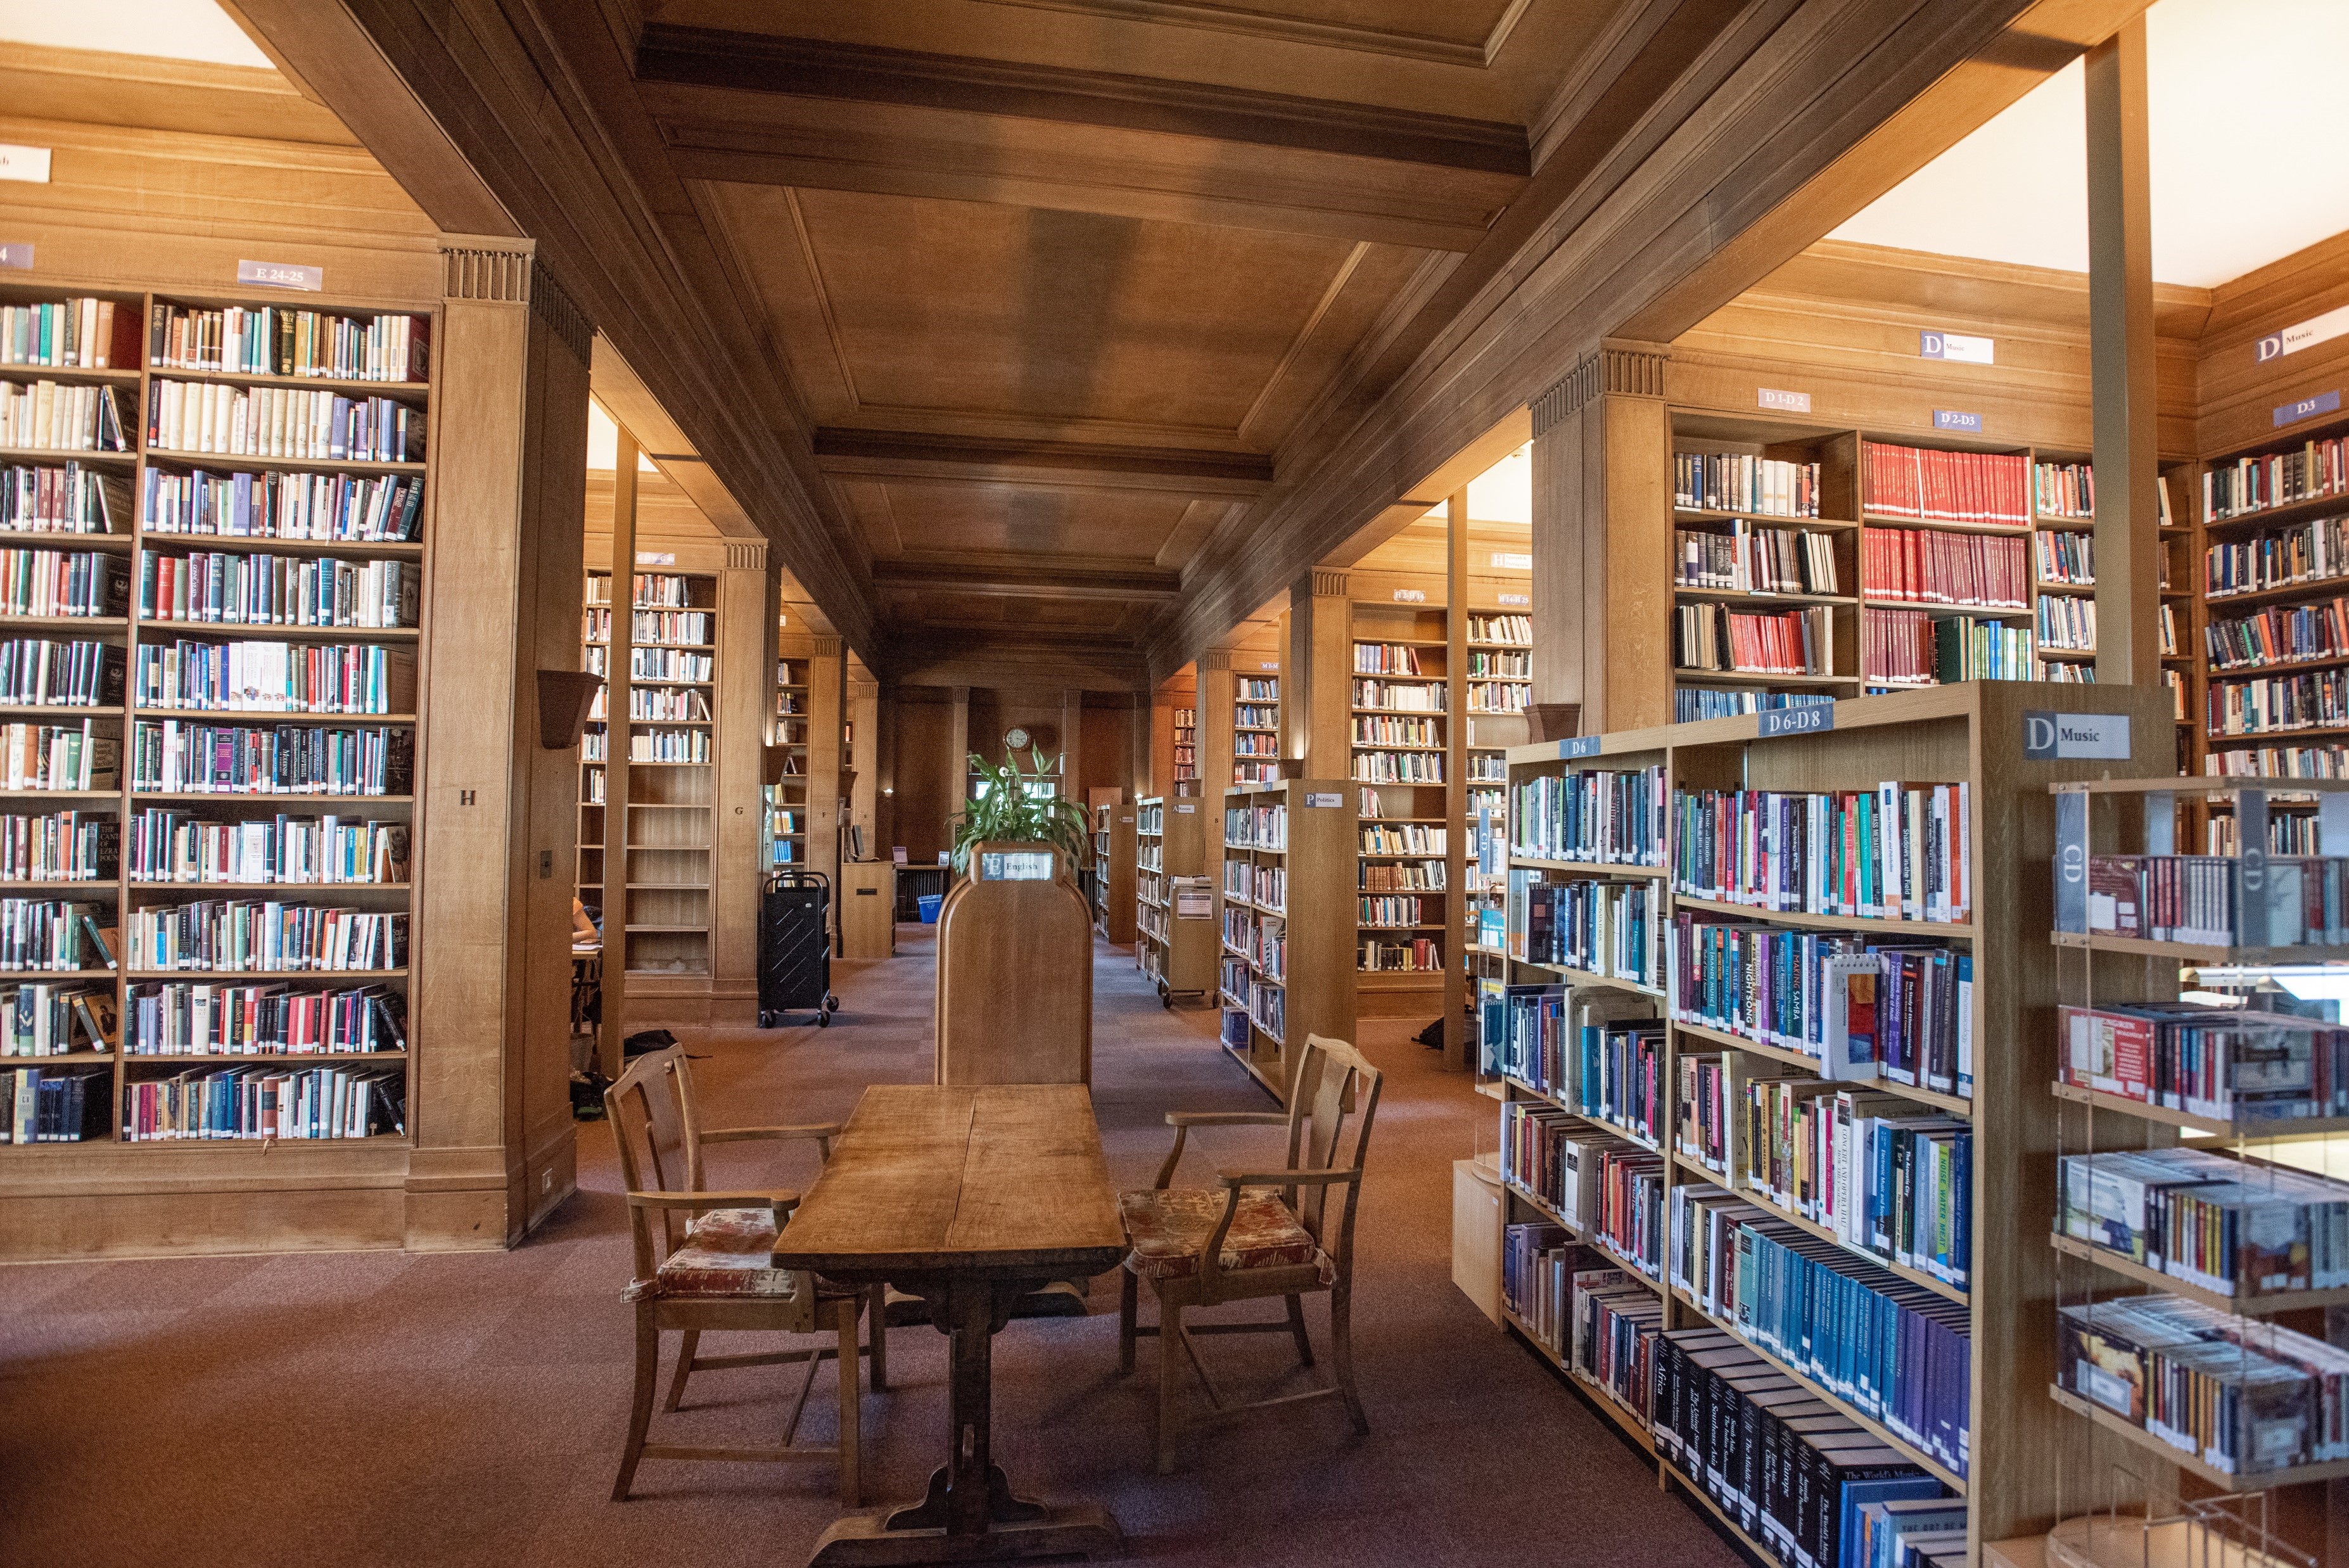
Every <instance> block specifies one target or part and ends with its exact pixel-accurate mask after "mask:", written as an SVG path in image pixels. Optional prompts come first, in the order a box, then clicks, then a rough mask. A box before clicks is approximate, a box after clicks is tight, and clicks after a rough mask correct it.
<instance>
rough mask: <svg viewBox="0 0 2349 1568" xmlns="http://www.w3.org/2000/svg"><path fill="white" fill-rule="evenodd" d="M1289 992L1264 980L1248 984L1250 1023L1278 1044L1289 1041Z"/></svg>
mask: <svg viewBox="0 0 2349 1568" xmlns="http://www.w3.org/2000/svg"><path fill="white" fill-rule="evenodd" d="M1248 1022H1249V1023H1253V1024H1255V1025H1256V1026H1257V1028H1258V1029H1261V1030H1263V1031H1264V1032H1265V1033H1267V1034H1269V1035H1271V1036H1272V1038H1273V1039H1274V1041H1275V1042H1276V1043H1278V1044H1287V1043H1288V992H1287V991H1285V990H1283V989H1282V988H1281V987H1280V986H1278V985H1274V984H1268V983H1267V982H1266V981H1264V980H1263V979H1261V978H1258V979H1256V980H1253V981H1250V982H1249V984H1248Z"/></svg>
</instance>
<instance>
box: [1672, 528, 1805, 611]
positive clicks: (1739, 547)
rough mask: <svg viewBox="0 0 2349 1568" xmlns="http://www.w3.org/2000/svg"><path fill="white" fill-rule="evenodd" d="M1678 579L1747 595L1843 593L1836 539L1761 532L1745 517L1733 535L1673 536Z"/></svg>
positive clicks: (1697, 532)
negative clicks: (1838, 577) (1840, 584)
mask: <svg viewBox="0 0 2349 1568" xmlns="http://www.w3.org/2000/svg"><path fill="white" fill-rule="evenodd" d="M1672 546H1673V556H1674V559H1675V563H1676V576H1675V578H1674V580H1675V581H1676V582H1677V583H1678V584H1679V586H1680V587H1684V588H1720V589H1723V590H1726V591H1728V592H1732V593H1742V594H1839V593H1841V592H1842V591H1843V589H1842V588H1840V587H1837V576H1836V558H1835V538H1834V536H1833V535H1828V534H1820V533H1814V532H1812V531H1811V530H1809V529H1807V528H1804V529H1796V528H1759V527H1755V526H1754V525H1753V524H1749V523H1747V522H1746V521H1744V519H1743V518H1740V519H1738V521H1737V522H1736V524H1734V525H1733V527H1732V528H1731V530H1730V531H1729V532H1728V533H1725V534H1720V533H1713V532H1711V531H1709V530H1706V529H1693V528H1682V529H1677V530H1675V531H1674V532H1673V534H1672Z"/></svg>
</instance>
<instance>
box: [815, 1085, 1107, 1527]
mask: <svg viewBox="0 0 2349 1568" xmlns="http://www.w3.org/2000/svg"><path fill="white" fill-rule="evenodd" d="M1125 1251H1126V1243H1125V1228H1124V1225H1123V1222H1122V1221H1121V1220H1119V1218H1118V1212H1117V1194H1116V1192H1115V1190H1114V1189H1112V1187H1111V1186H1110V1180H1109V1168H1108V1166H1107V1165H1106V1164H1105V1163H1104V1162H1103V1160H1102V1147H1101V1131H1100V1129H1099V1128H1098V1127H1096V1126H1095V1125H1094V1123H1093V1108H1092V1095H1091V1092H1090V1091H1088V1090H1087V1089H1086V1088H1085V1087H1084V1086H1083V1085H1080V1084H1043V1085H1009V1084H1007V1085H971V1086H928V1085H919V1086H917V1085H874V1087H872V1088H869V1089H867V1090H865V1091H864V1098H863V1099H861V1100H859V1101H858V1102H857V1106H856V1114H855V1115H854V1116H851V1117H849V1119H848V1126H847V1128H846V1130H845V1131H844V1132H843V1133H842V1135H841V1136H840V1137H839V1138H838V1139H837V1140H836V1141H835V1142H834V1144H833V1151H832V1158H831V1159H830V1160H829V1161H828V1162H827V1163H826V1164H825V1166H824V1168H823V1174H822V1175H821V1176H819V1177H818V1178H817V1179H816V1181H815V1185H814V1186H812V1187H811V1188H810V1189H808V1193H807V1196H806V1198H805V1199H802V1201H801V1204H800V1206H799V1209H798V1210H797V1212H795V1213H794V1214H792V1218H791V1222H790V1223H789V1224H788V1225H786V1226H785V1227H784V1228H783V1231H782V1233H781V1236H780V1237H779V1238H778V1239H777V1241H776V1242H775V1266H776V1267H777V1268H781V1269H812V1270H814V1271H816V1272H819V1273H821V1274H823V1275H825V1276H826V1277H828V1278H830V1279H833V1280H837V1281H840V1282H843V1283H846V1284H858V1285H869V1284H879V1283H887V1284H891V1285H895V1287H897V1289H899V1290H901V1291H904V1292H906V1293H909V1294H913V1295H917V1296H920V1297H921V1298H922V1300H923V1301H924V1302H925V1303H927V1305H928V1307H929V1313H930V1320H931V1322H932V1323H934V1324H936V1326H937V1328H938V1330H939V1331H940V1332H941V1333H943V1334H946V1335H947V1337H948V1339H949V1340H950V1342H951V1350H950V1352H949V1355H950V1360H951V1366H952V1373H951V1376H950V1378H949V1381H948V1391H947V1462H946V1463H945V1464H944V1465H942V1466H940V1467H939V1468H938V1469H937V1470H936V1472H935V1473H934V1474H932V1475H931V1477H930V1486H929V1494H928V1496H927V1497H926V1498H925V1499H924V1500H923V1501H920V1502H918V1503H915V1504H913V1505H911V1506H909V1507H904V1508H898V1509H895V1510H885V1511H882V1512H880V1513H873V1514H851V1515H849V1516H847V1517H845V1518H843V1519H841V1520H839V1521H836V1522H834V1523H833V1526H832V1527H831V1528H830V1529H829V1530H826V1531H825V1532H823V1539H822V1540H820V1541H819V1542H816V1549H815V1552H814V1555H813V1556H812V1557H811V1558H810V1559H809V1561H810V1563H811V1564H816V1563H823V1564H833V1563H970V1562H986V1561H996V1560H999V1559H1003V1558H1009V1557H1033V1556H1042V1555H1048V1554H1061V1553H1073V1552H1089V1553H1110V1552H1117V1551H1119V1550H1120V1549H1121V1548H1122V1547H1123V1541H1124V1538H1123V1536H1122V1535H1121V1534H1120V1533H1119V1531H1118V1528H1117V1521H1115V1520H1113V1519H1112V1518H1111V1517H1110V1515H1109V1511H1108V1510H1106V1509H1104V1508H1101V1507H1099V1506H1097V1505H1094V1504H1090V1503H1079V1504H1071V1505H1066V1506H1061V1507H1046V1506H1044V1505H1043V1504H1040V1503H1034V1502H1029V1501H1025V1500H1023V1499H1020V1498H1017V1497H1014V1496H1013V1495H1012V1493H1011V1485H1010V1482H1009V1480H1006V1479H1005V1477H1004V1474H1003V1471H1002V1469H1001V1468H1000V1467H999V1466H998V1465H997V1464H996V1463H995V1460H994V1458H993V1449H992V1445H991V1442H990V1434H989V1427H990V1411H989V1387H990V1381H991V1377H992V1371H993V1355H992V1351H993V1343H994V1335H995V1334H997V1333H998V1332H999V1331H1000V1330H1001V1329H1002V1327H1003V1324H1004V1323H1005V1321H1006V1320H1007V1318H1008V1317H1009V1314H1010V1311H1011V1306H1012V1303H1015V1302H1017V1301H1018V1300H1019V1298H1020V1297H1021V1296H1023V1295H1026V1294H1027V1293H1030V1292H1031V1291H1034V1290H1037V1289H1039V1288H1040V1287H1041V1286H1043V1285H1045V1284H1046V1283H1049V1282H1051V1281H1053V1280H1078V1279H1090V1278H1091V1277H1092V1276H1093V1275H1095V1274H1098V1273H1101V1272H1104V1271H1105V1270H1109V1269H1112V1268H1115V1267H1116V1266H1117V1264H1118V1262H1119V1260H1121V1259H1122V1258H1123V1257H1124V1256H1125ZM874 1332H876V1333H877V1332H880V1331H879V1330H878V1329H877V1328H876V1329H875V1331H874Z"/></svg>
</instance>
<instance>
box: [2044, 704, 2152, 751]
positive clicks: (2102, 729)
mask: <svg viewBox="0 0 2349 1568" xmlns="http://www.w3.org/2000/svg"><path fill="white" fill-rule="evenodd" d="M2128 754H2129V722H2128V715H2127V714H2126V713H2050V712H2048V711H2045V710H2044V709H2032V710H2030V711H2026V712H2025V713H2024V714H2023V759H2024V760H2025V761H2027V762H2055V761H2059V760H2061V761H2081V762H2095V761H2114V762H2125V761H2127V758H2128Z"/></svg>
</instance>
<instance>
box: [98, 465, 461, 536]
mask: <svg viewBox="0 0 2349 1568" xmlns="http://www.w3.org/2000/svg"><path fill="white" fill-rule="evenodd" d="M84 455H88V456H96V455H100V454H97V453H87V454H84ZM146 455H147V458H148V460H149V461H150V462H156V463H159V464H184V465H186V466H188V467H190V468H206V469H212V468H227V469H246V468H250V469H262V470H266V471H269V472H281V473H282V472H304V473H323V472H335V473H395V474H396V473H416V474H421V473H423V472H426V471H427V468H428V466H429V465H428V464H425V463H421V462H361V461H359V460H357V459H355V458H343V457H253V456H248V455H246V454H244V453H243V452H188V451H185V450H184V449H178V448H167V447H157V448H154V449H153V450H151V451H150V452H148V453H147V454H146ZM171 537H173V538H178V537H181V535H171Z"/></svg>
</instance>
